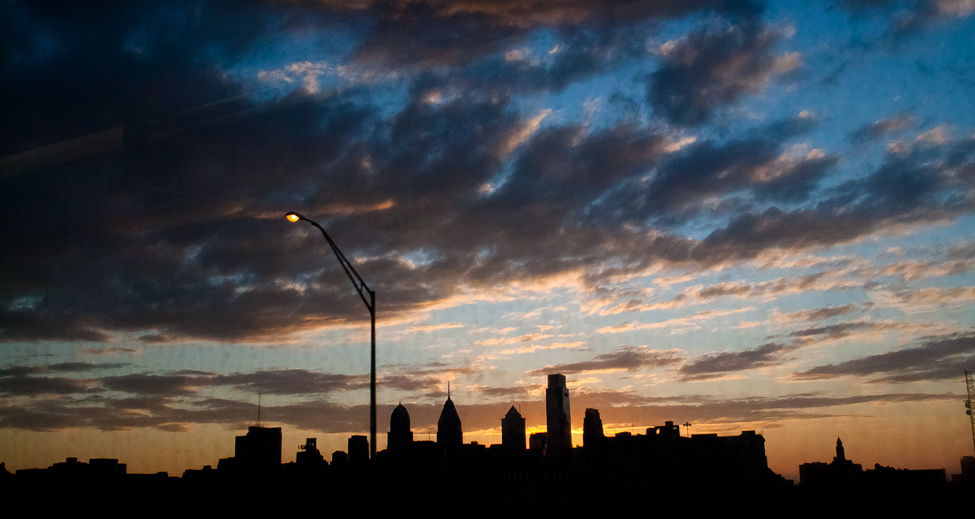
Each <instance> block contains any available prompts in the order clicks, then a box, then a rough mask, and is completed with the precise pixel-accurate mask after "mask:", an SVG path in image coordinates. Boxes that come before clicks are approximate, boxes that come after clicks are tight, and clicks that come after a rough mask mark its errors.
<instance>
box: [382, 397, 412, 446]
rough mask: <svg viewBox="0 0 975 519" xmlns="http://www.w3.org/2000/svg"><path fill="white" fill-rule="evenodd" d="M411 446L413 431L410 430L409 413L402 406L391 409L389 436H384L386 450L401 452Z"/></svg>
mask: <svg viewBox="0 0 975 519" xmlns="http://www.w3.org/2000/svg"><path fill="white" fill-rule="evenodd" d="M412 444H413V431H411V430H410V413H409V411H407V410H406V408H405V407H403V404H402V403H401V404H400V405H398V406H396V409H393V414H392V415H390V417H389V434H388V435H387V436H386V449H387V450H388V451H390V452H401V451H404V450H407V449H409V448H410V446H411V445H412Z"/></svg>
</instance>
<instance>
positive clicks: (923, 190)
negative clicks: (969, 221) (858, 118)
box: [692, 138, 975, 262]
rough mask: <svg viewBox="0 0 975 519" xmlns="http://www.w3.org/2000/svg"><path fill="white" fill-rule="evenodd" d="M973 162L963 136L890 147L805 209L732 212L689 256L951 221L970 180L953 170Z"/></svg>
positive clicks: (728, 254) (970, 143)
mask: <svg viewBox="0 0 975 519" xmlns="http://www.w3.org/2000/svg"><path fill="white" fill-rule="evenodd" d="M949 157H950V158H951V162H949V161H948V160H946V159H948V158H949ZM973 162H975V140H973V139H971V138H963V139H959V140H957V141H955V142H943V143H942V142H939V143H935V144H932V145H926V144H922V145H919V146H917V147H916V148H913V149H909V150H905V151H893V152H891V153H889V154H888V156H887V158H886V160H885V161H884V163H883V164H882V165H881V166H880V167H879V168H877V169H876V170H875V171H874V172H872V173H871V174H870V175H868V176H866V177H865V178H863V179H859V180H853V181H850V182H847V183H845V184H843V185H841V186H838V187H837V188H835V189H832V190H830V191H828V192H827V196H826V197H825V198H823V199H822V201H820V202H819V203H817V204H816V206H815V207H813V208H808V209H797V210H794V211H783V210H782V209H779V208H777V207H773V208H770V209H767V210H765V211H763V212H761V213H757V214H756V213H750V212H749V213H743V214H740V215H738V216H737V217H736V218H735V219H734V220H733V221H731V222H730V223H729V224H728V226H727V227H725V228H723V229H719V230H716V231H714V232H712V233H711V234H710V235H708V236H707V237H706V238H705V239H704V240H703V241H702V242H701V243H700V244H699V245H698V246H697V247H696V248H695V250H694V252H693V253H692V255H693V257H694V258H695V259H699V260H701V261H705V262H708V261H728V260H732V259H746V258H753V257H755V256H756V255H757V254H758V253H759V252H761V251H764V250H768V249H786V250H788V249H791V250H800V249H809V248H816V247H826V246H830V245H835V244H838V243H844V242H849V241H853V240H856V239H859V238H862V237H864V236H867V235H870V234H873V233H875V232H878V231H881V230H885V229H896V228H898V227H901V226H917V225H923V224H927V223H931V222H935V221H946V220H952V219H954V218H957V217H958V216H959V215H961V214H966V213H969V212H971V211H972V209H973V208H975V206H973V205H972V203H971V201H969V200H966V199H965V197H963V196H960V195H959V190H966V189H968V187H966V186H971V185H972V182H973V179H969V178H966V177H965V176H964V175H959V174H958V172H959V171H963V170H965V168H967V167H969V165H970V164H972V163H973Z"/></svg>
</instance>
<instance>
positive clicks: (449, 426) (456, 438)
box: [437, 389, 464, 450]
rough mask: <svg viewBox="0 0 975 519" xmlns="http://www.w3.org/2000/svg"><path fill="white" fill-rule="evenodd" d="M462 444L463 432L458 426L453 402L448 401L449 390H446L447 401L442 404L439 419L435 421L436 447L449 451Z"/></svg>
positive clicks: (458, 422) (459, 425)
mask: <svg viewBox="0 0 975 519" xmlns="http://www.w3.org/2000/svg"><path fill="white" fill-rule="evenodd" d="M463 443H464V430H463V428H462V427H461V424H460V416H459V415H458V414H457V409H456V408H455V407H454V401H453V400H451V399H450V390H449V389H448V390H447V401H446V402H444V404H443V410H442V411H440V419H439V420H437V445H438V446H440V448H441V449H445V450H451V449H455V448H457V447H460V446H461V445H463Z"/></svg>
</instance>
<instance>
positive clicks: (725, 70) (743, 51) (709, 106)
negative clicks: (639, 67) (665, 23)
mask: <svg viewBox="0 0 975 519" xmlns="http://www.w3.org/2000/svg"><path fill="white" fill-rule="evenodd" d="M777 40H778V38H777V35H776V34H775V33H774V32H772V31H769V30H766V29H763V28H762V26H761V25H760V24H759V23H757V22H755V21H752V22H744V23H739V24H737V25H733V26H728V27H719V28H708V29H705V30H702V31H698V32H695V33H692V34H691V35H689V36H688V37H687V38H686V39H685V40H681V41H678V42H676V43H674V44H673V46H672V47H665V48H664V56H663V60H664V63H663V65H662V66H661V67H660V69H658V70H657V71H656V72H654V73H653V74H651V76H650V81H649V84H648V85H647V101H648V102H649V103H650V106H652V107H653V109H654V111H655V113H657V114H659V115H661V116H662V117H664V118H666V119H667V120H669V121H670V122H671V123H673V124H678V125H682V126H693V125H697V124H701V123H703V122H705V121H706V120H708V119H709V118H710V117H711V115H712V114H713V113H714V111H715V110H716V109H717V108H719V107H721V106H724V105H728V104H731V103H733V102H734V101H736V100H737V99H738V98H740V97H742V96H743V95H745V94H749V93H757V92H759V91H760V90H761V89H762V88H763V87H764V86H765V83H766V81H768V80H769V79H770V78H771V77H772V76H773V75H775V74H776V72H777V67H778V68H779V69H780V70H781V71H785V70H789V69H791V68H792V67H793V66H794V65H797V64H798V63H792V64H789V66H785V62H782V61H779V60H778V57H777V56H775V55H774V54H773V53H774V52H775V45H776V43H777Z"/></svg>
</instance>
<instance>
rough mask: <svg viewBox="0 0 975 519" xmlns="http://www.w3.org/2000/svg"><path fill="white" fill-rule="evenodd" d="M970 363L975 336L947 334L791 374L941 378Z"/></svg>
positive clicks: (895, 379) (953, 375) (909, 379)
mask: <svg viewBox="0 0 975 519" xmlns="http://www.w3.org/2000/svg"><path fill="white" fill-rule="evenodd" d="M972 362H975V335H972V334H970V333H969V334H951V335H944V336H938V337H927V338H925V339H923V340H922V341H921V344H920V345H919V346H915V347H912V348H905V349H901V350H895V351H889V352H886V353H881V354H878V355H871V356H868V357H861V358H858V359H853V360H848V361H846V362H841V363H839V364H828V365H825V366H817V367H815V368H811V369H808V370H806V371H802V372H799V373H795V374H794V376H795V377H796V378H798V379H830V378H837V377H843V376H854V377H872V380H871V382H914V381H920V380H945V379H953V378H957V377H959V376H960V374H962V373H963V372H964V370H965V368H966V367H967V366H970V365H971V363H972Z"/></svg>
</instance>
